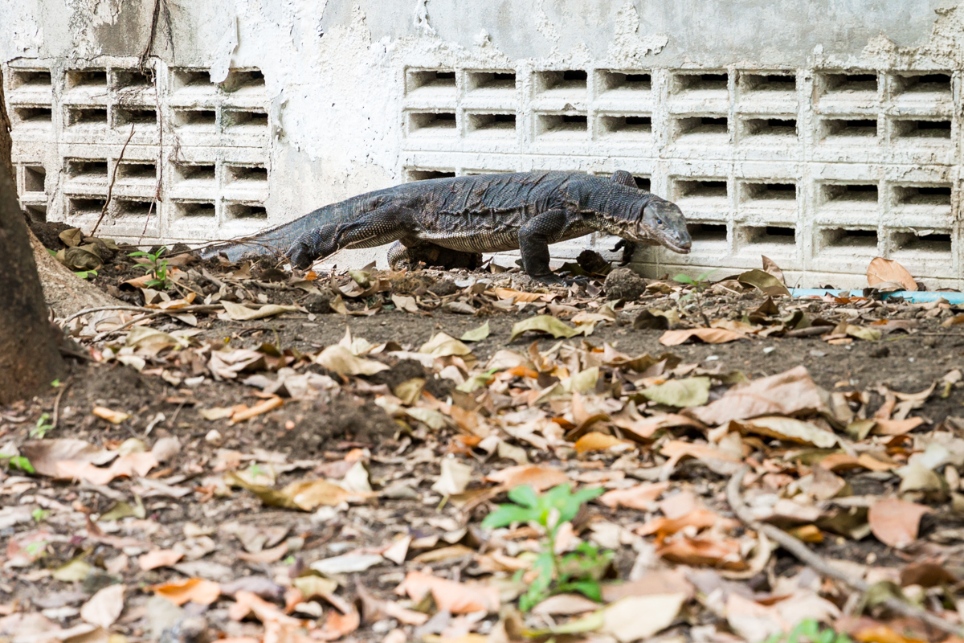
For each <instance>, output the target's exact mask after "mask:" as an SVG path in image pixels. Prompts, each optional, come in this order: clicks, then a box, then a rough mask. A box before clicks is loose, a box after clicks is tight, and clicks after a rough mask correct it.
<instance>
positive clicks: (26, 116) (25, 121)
mask: <svg viewBox="0 0 964 643" xmlns="http://www.w3.org/2000/svg"><path fill="white" fill-rule="evenodd" d="M13 113H14V116H15V117H16V119H17V121H18V122H19V123H20V124H22V125H49V124H50V123H51V122H52V121H53V111H52V110H51V108H50V107H14V108H13Z"/></svg>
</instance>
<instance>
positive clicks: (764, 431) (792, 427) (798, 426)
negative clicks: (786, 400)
mask: <svg viewBox="0 0 964 643" xmlns="http://www.w3.org/2000/svg"><path fill="white" fill-rule="evenodd" d="M730 427H732V428H735V429H737V430H739V431H741V432H743V433H755V434H757V435H764V436H767V437H770V438H777V439H779V440H784V441H787V442H793V443H795V444H807V445H811V446H815V447H817V448H820V449H830V448H832V447H834V446H836V444H837V442H838V439H837V436H836V435H835V434H834V433H833V431H829V430H827V429H824V428H822V427H819V426H816V425H814V424H810V423H809V422H804V421H803V420H797V419H794V418H788V417H783V416H780V415H771V416H764V417H758V418H753V419H752V420H743V421H741V422H732V423H731V424H730Z"/></svg>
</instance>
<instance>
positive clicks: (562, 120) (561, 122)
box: [538, 114, 589, 134]
mask: <svg viewBox="0 0 964 643" xmlns="http://www.w3.org/2000/svg"><path fill="white" fill-rule="evenodd" d="M538 119H539V120H538V123H539V133H541V134H548V133H565V132H572V133H574V134H585V133H586V131H587V130H588V129H589V121H588V119H587V118H586V115H585V114H540V115H539V116H538Z"/></svg>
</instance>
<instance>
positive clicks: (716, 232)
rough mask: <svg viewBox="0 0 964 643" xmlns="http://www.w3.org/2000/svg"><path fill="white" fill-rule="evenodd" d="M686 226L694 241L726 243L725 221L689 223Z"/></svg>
mask: <svg viewBox="0 0 964 643" xmlns="http://www.w3.org/2000/svg"><path fill="white" fill-rule="evenodd" d="M686 227H687V229H688V230H689V233H690V237H692V238H693V242H694V243H712V242H723V243H726V224H725V223H689V224H687V226H686Z"/></svg>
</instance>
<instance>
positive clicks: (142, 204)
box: [116, 198, 154, 217]
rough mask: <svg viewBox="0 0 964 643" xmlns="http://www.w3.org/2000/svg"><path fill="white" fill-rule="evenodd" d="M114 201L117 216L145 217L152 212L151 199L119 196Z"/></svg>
mask: <svg viewBox="0 0 964 643" xmlns="http://www.w3.org/2000/svg"><path fill="white" fill-rule="evenodd" d="M116 203H117V206H116V207H117V216H120V217H147V216H150V215H151V214H153V212H154V200H153V199H129V198H119V199H117V201H116Z"/></svg>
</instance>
